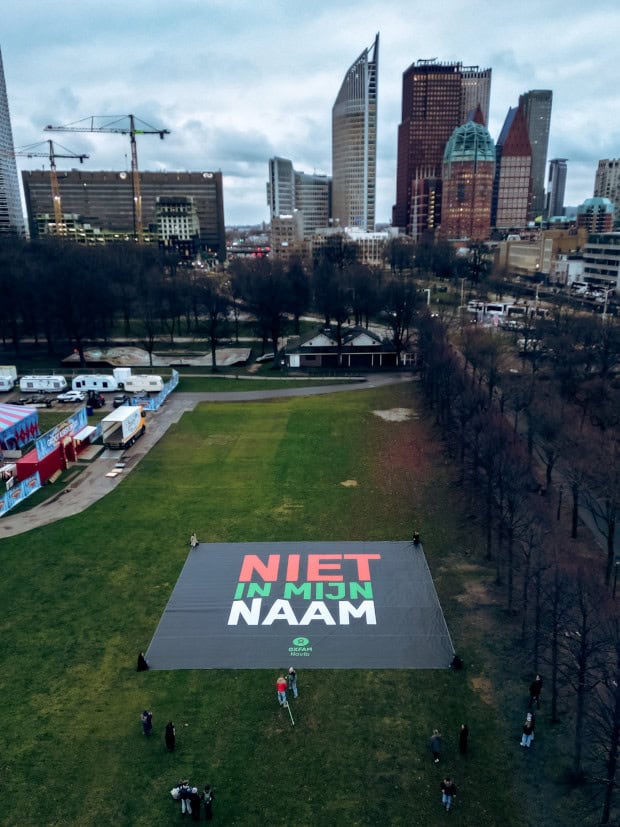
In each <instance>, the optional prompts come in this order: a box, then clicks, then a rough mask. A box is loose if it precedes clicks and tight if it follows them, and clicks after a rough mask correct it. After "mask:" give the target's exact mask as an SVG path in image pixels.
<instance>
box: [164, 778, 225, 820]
mask: <svg viewBox="0 0 620 827" xmlns="http://www.w3.org/2000/svg"><path fill="white" fill-rule="evenodd" d="M170 795H171V796H172V797H173V798H174V800H175V801H180V802H181V815H190V816H191V817H192V821H200V811H201V809H202V808H203V807H204V811H205V819H206V820H207V821H211V819H212V818H213V798H214V795H213V789H212V788H211V785H210V784H205V786H204V790H203V791H202V792H201V793H199V792H198V787H193V786H192V785H191V784H190V783H189V781H181V782H180V783H179V784H177V786H176V787H173V788H172V789H171V790H170Z"/></svg>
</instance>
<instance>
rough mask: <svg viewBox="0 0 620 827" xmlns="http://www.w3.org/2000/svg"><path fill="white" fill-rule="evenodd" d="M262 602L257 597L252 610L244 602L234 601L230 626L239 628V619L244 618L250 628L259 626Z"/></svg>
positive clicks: (229, 618) (231, 608)
mask: <svg viewBox="0 0 620 827" xmlns="http://www.w3.org/2000/svg"><path fill="white" fill-rule="evenodd" d="M262 602H263V600H262V598H261V597H255V598H254V599H253V600H252V608H251V609H249V608H248V607H247V606H246V604H245V603H244V602H243V600H233V604H232V606H231V607H230V614H229V615H228V625H229V626H237V625H238V623H239V618H242V619H243V620H245V622H246V623H247V624H248V626H258V623H259V621H260V608H261V604H262Z"/></svg>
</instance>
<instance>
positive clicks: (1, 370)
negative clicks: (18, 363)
mask: <svg viewBox="0 0 620 827" xmlns="http://www.w3.org/2000/svg"><path fill="white" fill-rule="evenodd" d="M16 381H17V368H16V367H15V365H0V391H12V390H13V388H14V387H15V382H16Z"/></svg>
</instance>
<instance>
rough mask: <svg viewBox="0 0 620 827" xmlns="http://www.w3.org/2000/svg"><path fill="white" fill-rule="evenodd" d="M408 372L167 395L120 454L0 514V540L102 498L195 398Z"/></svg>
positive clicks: (255, 397) (244, 397)
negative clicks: (118, 468) (52, 492)
mask: <svg viewBox="0 0 620 827" xmlns="http://www.w3.org/2000/svg"><path fill="white" fill-rule="evenodd" d="M411 380H412V375H411V373H390V374H381V375H376V376H375V375H372V376H370V377H369V378H368V380H367V381H364V382H359V383H348V384H346V385H324V386H323V387H316V388H308V387H305V388H282V389H281V390H263V391H243V392H238V393H235V392H232V391H231V392H228V393H172V394H171V395H170V396H169V397H168V399H167V400H166V403H165V404H164V406H163V407H162V408H160V409H159V411H148V412H147V423H146V431H145V433H144V436H142V437H141V438H140V439H139V440H138V441H137V442H136V444H135V445H133V446H132V447H131V448H129V449H128V450H127V451H125V452H121V451H108V450H104V452H103V453H102V454H100V455H99V457H98V458H97V459H96V460H94V461H93V462H92V463H90V464H89V465H88V466H86V468H85V469H84V470H83V471H82V472H81V473H80V475H79V476H78V477H77V478H76V479H75V481H74V482H71V483H69V485H67V486H66V487H65V488H64V489H62V490H61V491H60V492H59V493H58V494H57V495H56V496H55V497H52V498H50V499H48V500H46V501H45V502H43V503H41V504H40V505H38V506H37V507H36V508H32V509H31V510H29V511H24V512H22V513H21V514H14V515H11V514H8V515H7V516H5V517H2V518H0V539H1V538H2V537H12V536H14V535H16V534H23V533H24V532H26V531H30V529H32V528H38V527H39V526H44V525H49V523H54V522H56V521H57V520H61V519H63V518H64V517H71V516H72V515H73V514H79V513H80V512H82V511H84V510H85V509H86V508H88V507H89V506H90V505H92V504H93V503H94V502H97V500H99V499H101V498H102V497H105V495H106V494H109V492H110V491H112V490H113V489H114V488H116V486H117V485H118V484H119V483H120V482H121V480H122V479H123V477H125V476H127V474H128V473H130V472H131V471H132V469H133V468H135V467H136V465H137V464H138V463H139V462H140V460H141V459H142V457H144V456H146V454H147V453H148V452H149V450H150V449H151V448H152V447H153V445H155V443H156V442H158V441H159V440H160V439H161V437H162V436H163V435H164V434H165V433H166V431H167V430H168V428H169V427H170V426H171V425H173V424H174V423H176V422H178V421H179V419H180V418H181V417H182V415H183V414H184V413H185V412H186V411H193V410H194V408H195V407H196V405H197V404H198V403H199V402H255V401H260V400H261V399H279V398H284V397H291V396H317V395H318V394H327V393H342V392H343V391H353V390H368V389H369V388H377V387H381V386H383V385H394V384H399V383H402V382H410V381H411ZM121 456H122V460H123V462H124V463H126V465H125V468H124V469H123V470H122V472H121V473H120V474H119V475H118V476H117V477H106V474H107V473H108V472H109V471H112V470H113V468H114V466H115V465H116V463H117V462H118V461H119V460H120V458H121Z"/></svg>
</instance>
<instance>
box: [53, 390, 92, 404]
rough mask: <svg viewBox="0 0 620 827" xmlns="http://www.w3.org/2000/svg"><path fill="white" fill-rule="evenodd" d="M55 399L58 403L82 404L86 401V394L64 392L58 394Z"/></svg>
mask: <svg viewBox="0 0 620 827" xmlns="http://www.w3.org/2000/svg"><path fill="white" fill-rule="evenodd" d="M56 399H57V400H58V401H59V402H83V401H84V400H85V399H86V394H85V393H82V391H65V392H64V393H59V394H58V396H57V397H56Z"/></svg>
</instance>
